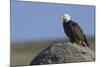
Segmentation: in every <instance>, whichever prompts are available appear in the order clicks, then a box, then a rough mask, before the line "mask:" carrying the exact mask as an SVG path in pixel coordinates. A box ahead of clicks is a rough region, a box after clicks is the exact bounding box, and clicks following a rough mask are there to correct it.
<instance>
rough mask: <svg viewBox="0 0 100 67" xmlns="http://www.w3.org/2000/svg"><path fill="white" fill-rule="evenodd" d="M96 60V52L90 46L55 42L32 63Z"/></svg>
mask: <svg viewBox="0 0 100 67" xmlns="http://www.w3.org/2000/svg"><path fill="white" fill-rule="evenodd" d="M92 61H95V53H94V51H92V50H91V49H89V48H88V47H82V46H79V45H77V44H72V43H61V44H53V45H51V46H49V47H48V48H46V49H44V50H43V51H42V52H40V53H39V54H38V55H37V56H36V57H35V58H34V59H33V60H32V61H31V63H30V65H42V64H60V63H75V62H92Z"/></svg>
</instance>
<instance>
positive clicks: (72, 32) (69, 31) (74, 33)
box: [60, 14, 90, 47]
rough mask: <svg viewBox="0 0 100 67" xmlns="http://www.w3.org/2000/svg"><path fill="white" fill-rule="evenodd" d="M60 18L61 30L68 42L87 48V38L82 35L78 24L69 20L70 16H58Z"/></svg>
mask: <svg viewBox="0 0 100 67" xmlns="http://www.w3.org/2000/svg"><path fill="white" fill-rule="evenodd" d="M60 18H61V19H62V20H63V28H64V32H65V34H66V35H67V36H68V37H69V39H70V41H71V42H72V43H76V44H78V45H82V46H84V47H89V46H90V45H89V44H88V41H87V38H86V36H85V34H84V33H83V31H82V29H81V27H80V26H79V25H78V23H76V22H74V21H73V20H71V18H70V16H69V15H68V14H64V15H62V16H60Z"/></svg>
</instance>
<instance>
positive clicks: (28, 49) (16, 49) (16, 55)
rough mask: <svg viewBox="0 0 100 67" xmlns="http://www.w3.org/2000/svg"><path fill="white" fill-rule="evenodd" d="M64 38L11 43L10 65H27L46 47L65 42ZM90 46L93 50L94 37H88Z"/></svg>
mask: <svg viewBox="0 0 100 67" xmlns="http://www.w3.org/2000/svg"><path fill="white" fill-rule="evenodd" d="M67 41H68V40H66V39H51V40H50V39H49V40H41V41H22V42H21V41H20V42H15V43H11V65H14V66H15V65H29V64H30V62H31V61H32V59H33V58H34V57H35V56H36V55H37V54H38V53H40V52H41V51H42V50H43V49H45V48H46V47H48V46H50V45H52V44H56V43H64V42H67ZM88 41H89V43H90V44H91V46H90V48H91V49H92V50H94V51H95V38H94V37H88Z"/></svg>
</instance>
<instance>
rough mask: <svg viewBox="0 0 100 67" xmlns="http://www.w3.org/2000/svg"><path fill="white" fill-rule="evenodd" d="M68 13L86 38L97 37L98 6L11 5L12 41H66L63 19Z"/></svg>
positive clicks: (26, 3) (32, 3) (30, 3)
mask: <svg viewBox="0 0 100 67" xmlns="http://www.w3.org/2000/svg"><path fill="white" fill-rule="evenodd" d="M48 8H49V9H48ZM66 8H67V9H66ZM64 13H68V14H70V15H71V18H72V20H74V21H75V22H77V23H78V24H79V25H80V26H81V27H82V29H83V31H84V33H85V34H86V36H94V35H95V7H94V6H86V5H85V6H83V5H82V6H79V5H70V4H66V5H65V4H50V3H34V2H16V1H11V41H12V42H13V41H14V42H16V41H22V40H23V41H24V40H42V39H55V38H66V37H67V36H66V35H65V33H64V31H63V24H62V21H61V20H60V19H59V16H60V15H62V14H64ZM94 37H95V36H94Z"/></svg>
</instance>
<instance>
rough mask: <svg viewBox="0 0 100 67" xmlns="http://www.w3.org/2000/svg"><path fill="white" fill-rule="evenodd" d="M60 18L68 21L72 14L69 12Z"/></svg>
mask: <svg viewBox="0 0 100 67" xmlns="http://www.w3.org/2000/svg"><path fill="white" fill-rule="evenodd" d="M60 18H61V20H63V21H66V22H68V21H70V20H71V18H70V15H68V14H64V15H62V16H60Z"/></svg>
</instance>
